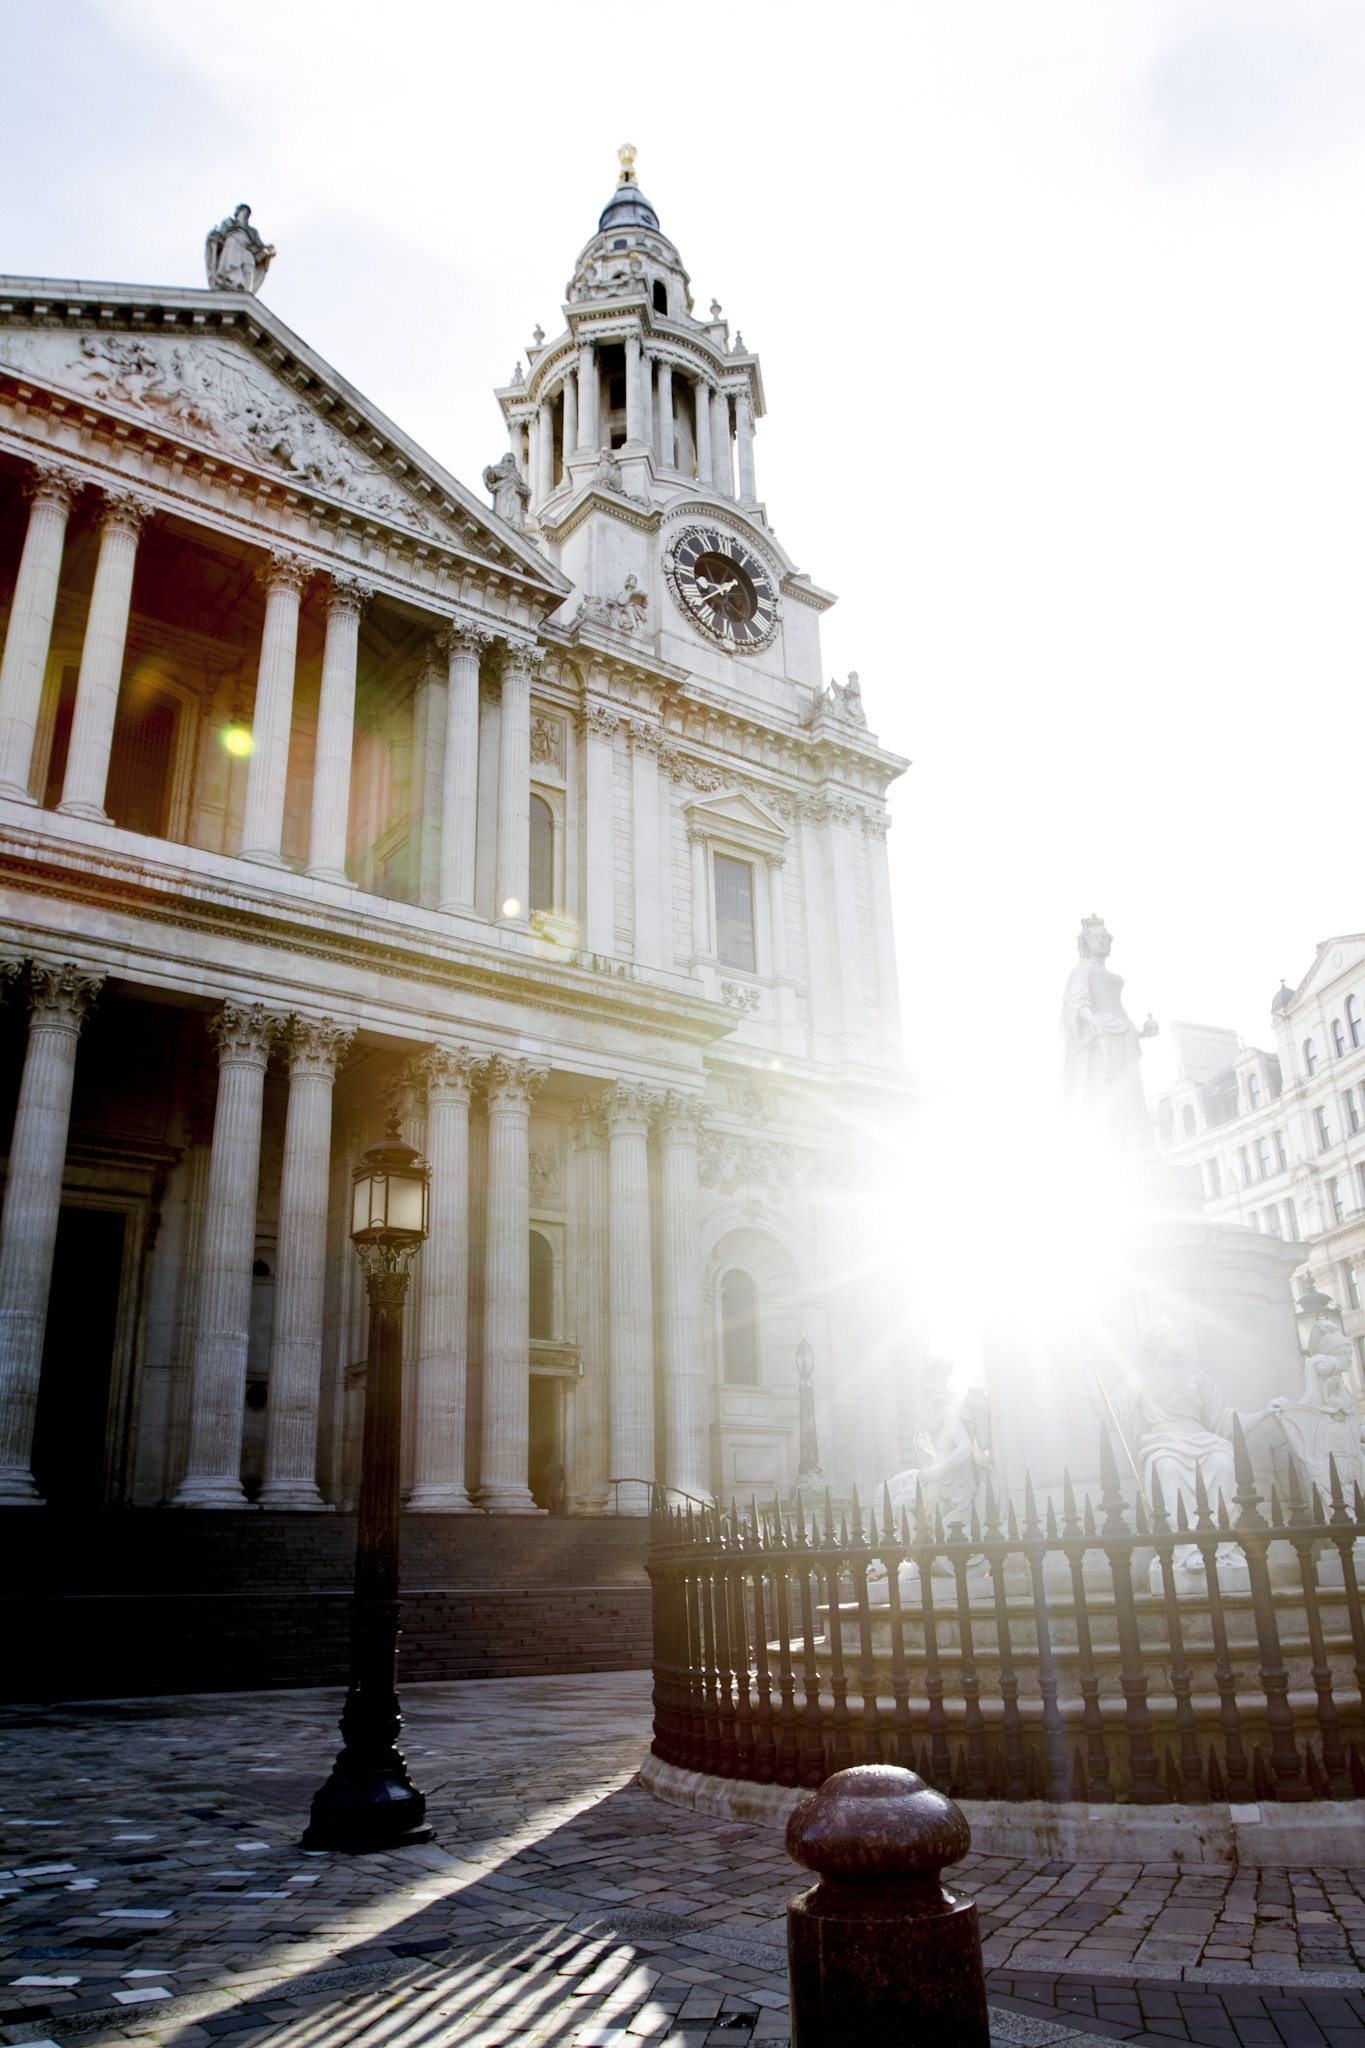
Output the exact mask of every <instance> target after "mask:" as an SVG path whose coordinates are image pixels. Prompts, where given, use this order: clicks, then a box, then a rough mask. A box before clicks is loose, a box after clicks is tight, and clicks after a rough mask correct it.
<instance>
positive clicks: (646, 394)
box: [640, 354, 654, 449]
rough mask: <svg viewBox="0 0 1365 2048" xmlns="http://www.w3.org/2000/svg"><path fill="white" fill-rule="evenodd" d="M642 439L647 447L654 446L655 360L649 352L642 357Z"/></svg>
mask: <svg viewBox="0 0 1365 2048" xmlns="http://www.w3.org/2000/svg"><path fill="white" fill-rule="evenodd" d="M640 439H641V440H642V441H643V442H644V444H645V447H646V448H650V449H652V448H653V446H654V361H653V358H652V357H651V356H649V355H648V354H646V355H643V356H642V357H641V359H640Z"/></svg>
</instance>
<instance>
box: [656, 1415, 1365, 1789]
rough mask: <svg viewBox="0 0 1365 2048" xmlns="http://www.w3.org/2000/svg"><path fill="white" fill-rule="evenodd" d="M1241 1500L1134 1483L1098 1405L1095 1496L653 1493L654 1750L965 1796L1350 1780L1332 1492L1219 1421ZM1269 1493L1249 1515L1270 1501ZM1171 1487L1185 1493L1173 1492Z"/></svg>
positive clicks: (1357, 1642)
mask: <svg viewBox="0 0 1365 2048" xmlns="http://www.w3.org/2000/svg"><path fill="white" fill-rule="evenodd" d="M1234 1449H1235V1452H1236V1480H1237V1484H1236V1489H1235V1495H1234V1508H1235V1516H1234V1514H1233V1513H1231V1512H1230V1511H1229V1508H1228V1505H1227V1503H1226V1502H1225V1500H1224V1499H1223V1497H1222V1495H1221V1493H1220V1494H1219V1496H1218V1498H1217V1501H1216V1502H1210V1500H1209V1499H1208V1497H1207V1493H1206V1491H1205V1488H1204V1485H1203V1482H1202V1478H1200V1479H1199V1480H1198V1482H1197V1486H1196V1497H1195V1500H1194V1502H1193V1503H1191V1504H1190V1508H1189V1509H1187V1505H1186V1502H1185V1501H1184V1499H1183V1497H1180V1498H1178V1499H1177V1501H1176V1503H1175V1512H1174V1517H1172V1515H1171V1513H1169V1512H1168V1509H1167V1505H1166V1503H1165V1501H1164V1500H1163V1499H1162V1496H1161V1491H1160V1487H1159V1486H1154V1487H1153V1490H1152V1498H1151V1502H1150V1512H1148V1509H1147V1507H1146V1506H1145V1505H1144V1501H1143V1498H1142V1496H1141V1494H1140V1493H1139V1495H1138V1497H1137V1498H1136V1499H1135V1501H1134V1502H1133V1505H1132V1508H1131V1509H1130V1507H1129V1503H1128V1502H1127V1500H1126V1499H1125V1496H1124V1491H1123V1487H1122V1485H1121V1483H1120V1477H1119V1469H1118V1464H1117V1461H1116V1458H1115V1455H1114V1446H1113V1442H1112V1439H1111V1437H1110V1434H1109V1432H1108V1430H1107V1429H1102V1430H1101V1446H1100V1451H1101V1455H1100V1499H1099V1504H1098V1512H1097V1511H1096V1509H1095V1508H1094V1507H1093V1506H1092V1503H1091V1501H1090V1499H1089V1497H1088V1496H1086V1497H1085V1498H1084V1499H1083V1500H1082V1502H1081V1504H1080V1506H1079V1507H1078V1505H1077V1501H1076V1497H1075V1492H1074V1489H1073V1487H1072V1484H1071V1481H1070V1478H1069V1476H1068V1477H1066V1479H1065V1480H1064V1484H1063V1488H1062V1500H1061V1513H1060V1517H1059V1515H1058V1513H1057V1507H1056V1504H1055V1503H1054V1502H1053V1500H1052V1499H1051V1498H1048V1499H1046V1500H1044V1502H1043V1504H1042V1511H1041V1513H1040V1511H1039V1505H1038V1501H1037V1499H1036V1497H1035V1490H1034V1487H1033V1484H1032V1482H1031V1480H1029V1481H1026V1484H1025V1488H1024V1498H1023V1523H1022V1526H1020V1524H1019V1521H1018V1518H1017V1516H1016V1513H1015V1509H1014V1507H1013V1505H1009V1506H1007V1507H1006V1510H1005V1514H1004V1520H1003V1524H1002V1520H1001V1514H1000V1509H999V1505H998V1503H997V1501H996V1498H995V1495H994V1492H993V1490H992V1489H991V1488H990V1487H989V1486H988V1487H987V1491H986V1497H985V1502H984V1512H983V1513H982V1514H980V1515H978V1513H977V1511H976V1510H975V1509H973V1510H972V1512H971V1514H970V1517H969V1522H968V1524H967V1526H965V1527H964V1526H963V1525H962V1524H961V1523H957V1522H955V1523H953V1524H952V1525H951V1526H950V1527H949V1528H948V1529H947V1530H946V1531H945V1529H944V1526H943V1522H942V1518H941V1515H940V1514H939V1513H938V1512H935V1513H934V1514H933V1515H932V1516H931V1515H930V1514H928V1513H927V1512H926V1509H925V1504H924V1500H923V1496H922V1495H919V1496H917V1500H916V1506H915V1513H914V1515H913V1517H912V1516H911V1514H910V1513H909V1512H908V1511H907V1510H905V1509H902V1512H901V1514H900V1517H899V1521H897V1519H896V1517H895V1516H894V1515H893V1513H892V1508H891V1498H890V1493H889V1491H887V1490H884V1492H883V1497H882V1501H881V1504H880V1506H879V1508H877V1509H875V1510H874V1511H872V1512H871V1513H870V1514H869V1513H867V1512H866V1511H865V1510H863V1509H862V1508H860V1506H859V1504H858V1500H857V1496H856V1494H855V1495H854V1497H853V1500H852V1503H851V1505H850V1506H848V1507H846V1508H840V1509H838V1510H836V1508H835V1507H834V1505H833V1504H832V1502H831V1500H830V1498H829V1496H828V1494H826V1496H825V1500H824V1503H823V1510H822V1512H811V1511H810V1510H809V1509H808V1508H807V1507H806V1506H805V1505H804V1503H803V1502H802V1500H801V1498H800V1496H799V1495H797V1496H796V1498H795V1500H794V1501H793V1502H791V1503H790V1504H787V1505H783V1504H782V1503H781V1502H778V1501H774V1502H773V1503H772V1504H771V1505H770V1506H768V1507H763V1506H760V1505H759V1504H758V1503H757V1502H751V1504H750V1507H749V1509H748V1511H747V1513H741V1512H738V1511H737V1510H736V1509H735V1508H734V1506H733V1504H732V1507H731V1511H730V1513H729V1514H725V1513H723V1512H721V1511H719V1510H717V1509H713V1508H700V1509H698V1508H694V1507H693V1505H692V1504H691V1503H690V1502H689V1503H687V1504H685V1505H684V1506H682V1507H679V1508H672V1507H669V1506H667V1505H666V1504H664V1502H663V1501H662V1499H659V1500H658V1501H656V1505H655V1509H654V1521H653V1532H652V1533H653V1543H652V1548H651V1556H650V1564H649V1572H650V1578H651V1581H652V1583H653V1588H654V1707H655V1715H654V1743H653V1747H654V1751H655V1753H656V1755H658V1756H659V1757H660V1758H662V1759H663V1760H664V1761H665V1762H667V1763H670V1764H676V1765H679V1766H681V1767H682V1768H684V1769H688V1770H694V1771H704V1772H707V1773H710V1774H712V1775H715V1776H720V1777H724V1778H742V1779H748V1780H752V1781H755V1782H757V1783H759V1784H779V1785H807V1786H815V1785H819V1784H820V1783H821V1782H822V1781H823V1780H824V1779H825V1778H826V1777H827V1776H828V1775H829V1774H830V1773H831V1772H833V1771H837V1770H842V1769H843V1768H844V1767H845V1766H847V1765H849V1764H853V1763H860V1762H864V1761H878V1760H885V1761H889V1762H893V1763H899V1764H904V1765H907V1766H909V1767H910V1768H912V1769H914V1770H917V1771H919V1772H920V1774H921V1775H922V1776H923V1777H925V1778H926V1779H928V1781H929V1782H930V1783H931V1784H933V1785H935V1786H937V1787H938V1788H939V1789H940V1790H941V1791H945V1792H949V1793H951V1794H952V1795H953V1796H955V1797H957V1798H965V1799H985V1798H1003V1799H1007V1800H1027V1799H1049V1800H1063V1801H1066V1800H1071V1801H1081V1802H1084V1803H1086V1804H1088V1805H1092V1806H1093V1805H1103V1804H1107V1803H1109V1802H1112V1801H1114V1800H1116V1799H1125V1800H1128V1801H1130V1802H1132V1803H1134V1804H1138V1805H1157V1804H1162V1803H1165V1802H1166V1801H1170V1800H1174V1801H1181V1802H1185V1803H1187V1804H1191V1805H1196V1804H1201V1803H1207V1802H1208V1801H1210V1800H1220V1801H1221V1800H1224V1799H1226V1800H1230V1801H1233V1802H1242V1801H1247V1802H1249V1801H1253V1800H1264V1799H1283V1800H1306V1799H1314V1798H1323V1799H1328V1798H1330V1799H1350V1798H1357V1797H1362V1796H1365V1766H1363V1765H1362V1761H1361V1751H1362V1749H1365V1721H1363V1720H1362V1698H1363V1697H1365V1624H1363V1623H1362V1616H1361V1601H1360V1591H1359V1587H1358V1584H1357V1579H1356V1558H1355V1545H1356V1543H1357V1541H1358V1540H1359V1539H1360V1538H1361V1537H1362V1536H1365V1504H1363V1503H1362V1500H1361V1495H1360V1490H1359V1488H1358V1487H1356V1486H1355V1485H1354V1484H1353V1486H1352V1496H1353V1498H1352V1502H1351V1504H1350V1505H1349V1506H1348V1504H1347V1500H1346V1497H1345V1494H1344V1491H1343V1487H1342V1483H1341V1480H1340V1476H1339V1474H1338V1470H1337V1466H1336V1464H1335V1461H1333V1462H1332V1464H1331V1466H1330V1489H1329V1490H1330V1495H1331V1498H1330V1502H1329V1503H1327V1504H1324V1502H1323V1500H1322V1498H1321V1495H1320V1492H1319V1489H1318V1488H1317V1486H1315V1485H1311V1486H1305V1484H1304V1482H1303V1478H1302V1475H1301V1474H1300V1472H1299V1471H1298V1469H1297V1468H1296V1467H1295V1466H1294V1465H1293V1464H1292V1463H1291V1465H1290V1468H1289V1483H1288V1486H1287V1489H1286V1498H1285V1500H1284V1501H1283V1502H1282V1501H1281V1499H1280V1497H1279V1495H1278V1493H1277V1491H1276V1489H1275V1488H1273V1487H1272V1489H1271V1492H1270V1495H1269V1499H1268V1501H1267V1500H1266V1498H1265V1497H1264V1496H1262V1495H1261V1494H1259V1493H1258V1491H1257V1488H1256V1484H1255V1479H1254V1475H1253V1471H1252V1466H1251V1460H1250V1458H1249V1456H1248V1453H1247V1447H1246V1444H1245V1441H1244V1439H1243V1437H1242V1433H1241V1430H1240V1427H1237V1428H1236V1430H1235V1442H1234ZM1266 1506H1268V1508H1269V1514H1268V1515H1267V1514H1265V1513H1263V1512H1262V1510H1263V1508H1264V1507H1266ZM1191 1510H1192V1516H1193V1519H1191Z"/></svg>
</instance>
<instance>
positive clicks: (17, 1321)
mask: <svg viewBox="0 0 1365 2048" xmlns="http://www.w3.org/2000/svg"><path fill="white" fill-rule="evenodd" d="M13 971H14V970H13V969H12V968H11V969H10V970H9V972H10V973H13ZM102 983H103V977H102V976H98V975H90V974H83V973H82V972H81V970H80V969H79V968H78V967H76V966H74V965H73V964H72V963H71V962H70V961H68V962H67V963H66V964H65V965H64V966H61V967H38V966H34V967H32V968H31V970H30V973H29V986H28V994H29V1027H28V1051H27V1053H26V1054H25V1057H24V1073H23V1079H22V1080H21V1082H20V1084H19V1104H18V1108H17V1109H16V1111H15V1115H14V1135H13V1137H12V1138H11V1140H10V1153H9V1173H8V1177H7V1179H6V1181H5V1200H4V1206H3V1209H0V1502H3V1503H4V1504H5V1505H7V1506H16V1505H18V1506H25V1505H27V1506H36V1505H38V1504H39V1503H40V1498H41V1497H40V1495H39V1493H38V1489H37V1487H36V1486H35V1485H34V1483H33V1475H32V1473H31V1472H30V1470H29V1459H30V1457H31V1455H32V1451H33V1424H34V1419H35V1417H36V1415H37V1413H38V1383H39V1380H40V1378H41V1375H42V1369H43V1333H44V1331H45V1329H46V1326H47V1297H48V1290H49V1288H50V1286H51V1283H52V1256H53V1253H54V1251H55V1249H56V1244H57V1218H58V1215H59V1213H60V1210H61V1206H62V1173H63V1169H64V1167H65V1165H66V1135H67V1127H68V1124H69V1122H70V1118H71V1087H72V1082H73V1081H74V1079H75V1074H76V1044H77V1040H78V1039H79V1037H80V1030H81V1025H82V1023H83V1021H84V1019H85V1015H86V1012H87V1011H88V1009H89V1008H90V1005H91V1003H92V1002H93V1001H94V999H95V997H96V996H97V995H98V993H99V991H100V988H101V986H102Z"/></svg>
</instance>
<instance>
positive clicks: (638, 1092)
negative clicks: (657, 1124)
mask: <svg viewBox="0 0 1365 2048" xmlns="http://www.w3.org/2000/svg"><path fill="white" fill-rule="evenodd" d="M661 1100H662V1098H661V1096H660V1095H659V1093H658V1090H657V1089H654V1088H647V1087H645V1086H644V1085H643V1084H642V1083H641V1082H639V1081H617V1082H616V1083H615V1084H614V1085H613V1086H612V1087H610V1088H608V1089H606V1090H604V1092H603V1094H602V1097H601V1104H602V1113H603V1115H604V1116H605V1117H606V1120H607V1129H608V1131H609V1132H611V1133H612V1134H613V1136H614V1135H615V1134H616V1133H618V1132H621V1131H635V1132H637V1133H640V1132H644V1131H647V1130H648V1128H649V1123H650V1119H651V1117H652V1116H653V1115H654V1112H655V1110H656V1109H657V1108H658V1107H659V1103H660V1101H661Z"/></svg>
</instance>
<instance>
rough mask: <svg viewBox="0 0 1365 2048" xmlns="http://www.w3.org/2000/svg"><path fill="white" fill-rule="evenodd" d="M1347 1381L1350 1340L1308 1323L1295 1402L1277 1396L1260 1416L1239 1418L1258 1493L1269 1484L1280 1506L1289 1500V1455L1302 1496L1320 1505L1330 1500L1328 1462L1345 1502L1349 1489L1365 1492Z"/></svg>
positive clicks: (1328, 1326)
mask: <svg viewBox="0 0 1365 2048" xmlns="http://www.w3.org/2000/svg"><path fill="white" fill-rule="evenodd" d="M1350 1381H1351V1340H1350V1338H1349V1337H1347V1336H1346V1335H1344V1334H1343V1332H1342V1331H1340V1330H1339V1329H1338V1328H1337V1326H1336V1324H1335V1323H1327V1322H1319V1323H1314V1325H1313V1331H1312V1335H1311V1337H1310V1338H1309V1355H1308V1357H1307V1358H1306V1359H1305V1360H1304V1362H1303V1391H1302V1393H1301V1394H1300V1396H1299V1399H1298V1400H1297V1401H1290V1400H1287V1399H1286V1398H1284V1397H1283V1396H1281V1397H1280V1398H1279V1399H1277V1400H1274V1401H1272V1402H1271V1404H1270V1406H1269V1408H1268V1409H1266V1411H1265V1413H1264V1414H1263V1415H1261V1416H1258V1417H1254V1418H1251V1417H1249V1418H1246V1419H1245V1428H1246V1435H1247V1447H1248V1449H1249V1450H1250V1452H1251V1455H1252V1457H1253V1459H1254V1460H1255V1463H1256V1467H1257V1479H1258V1482H1259V1484H1260V1485H1261V1487H1262V1489H1263V1490H1265V1491H1268V1490H1269V1487H1270V1486H1271V1485H1274V1486H1275V1487H1276V1488H1277V1489H1278V1491H1279V1495H1280V1499H1281V1501H1282V1502H1287V1501H1288V1500H1289V1499H1290V1498H1291V1496H1292V1494H1293V1491H1294V1488H1293V1486H1292V1484H1291V1475H1290V1468H1289V1460H1290V1457H1291V1456H1292V1457H1293V1459H1294V1462H1295V1464H1296V1465H1297V1467H1298V1473H1299V1489H1300V1491H1301V1492H1302V1493H1306V1492H1307V1490H1308V1488H1309V1487H1310V1486H1316V1487H1317V1489H1318V1492H1319V1494H1320V1495H1321V1497H1322V1499H1323V1501H1324V1502H1327V1501H1330V1499H1331V1493H1332V1473H1331V1463H1332V1461H1333V1460H1335V1462H1336V1468H1337V1474H1338V1477H1339V1478H1340V1480H1341V1484H1342V1487H1343V1489H1344V1491H1345V1495H1346V1499H1347V1500H1348V1501H1349V1500H1350V1499H1351V1488H1352V1486H1353V1485H1356V1486H1359V1487H1360V1488H1361V1490H1362V1492H1365V1448H1363V1447H1362V1434H1363V1433H1365V1432H1363V1429H1362V1424H1361V1420H1360V1410H1359V1409H1358V1408H1357V1406H1356V1403H1355V1397H1354V1395H1353V1394H1352V1392H1351V1384H1350Z"/></svg>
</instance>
